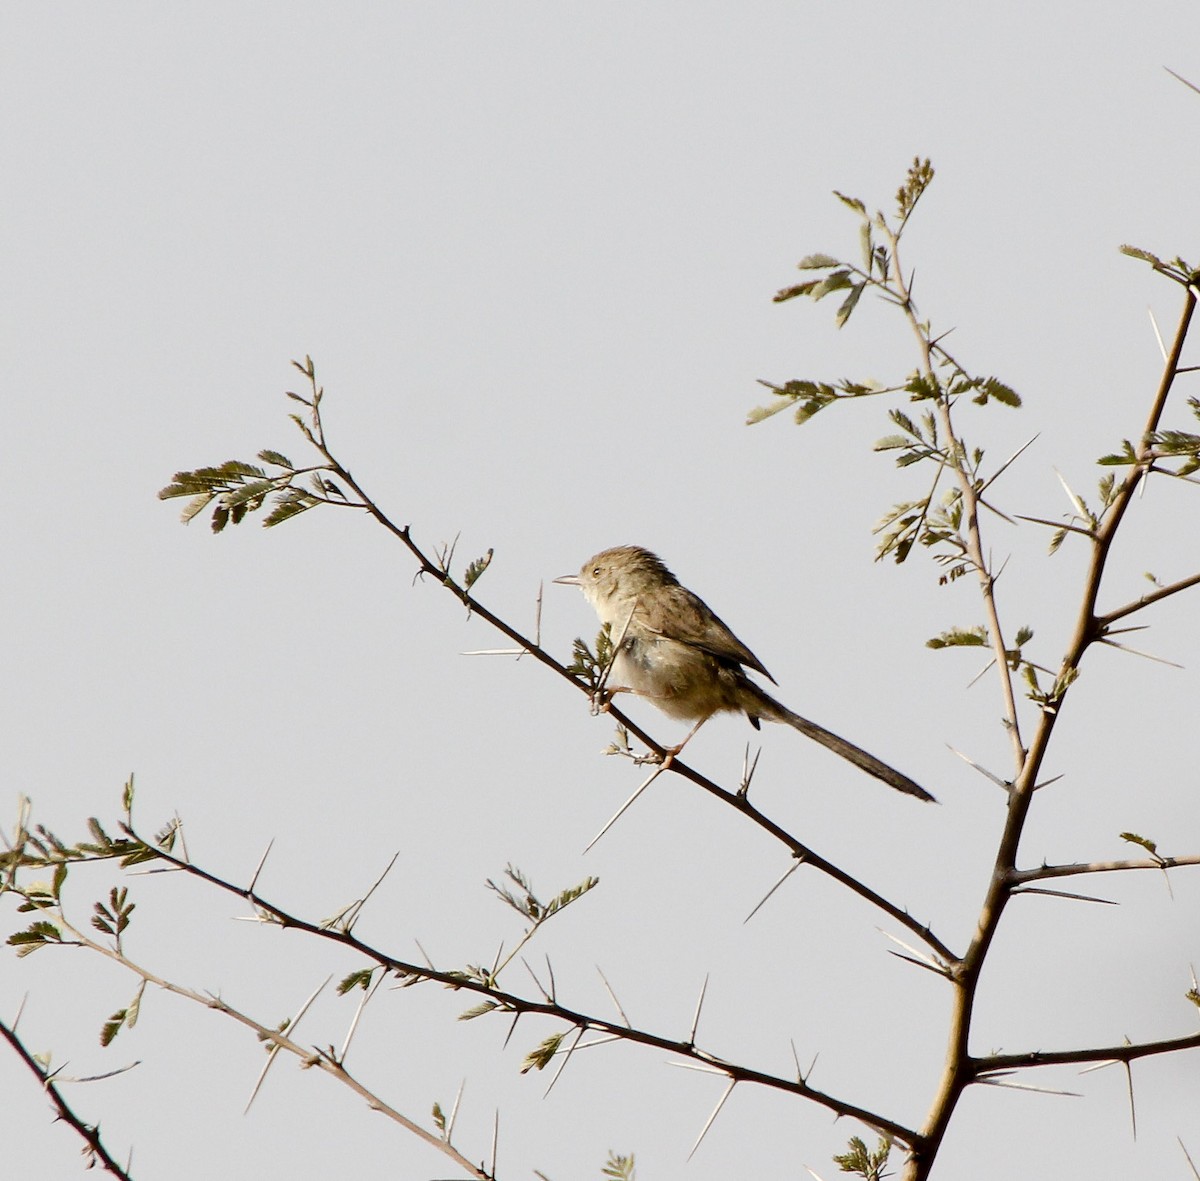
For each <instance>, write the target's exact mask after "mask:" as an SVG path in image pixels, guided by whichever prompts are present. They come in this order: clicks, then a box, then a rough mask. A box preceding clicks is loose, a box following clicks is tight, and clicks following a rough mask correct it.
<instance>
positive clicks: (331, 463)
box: [297, 365, 959, 966]
mask: <svg viewBox="0 0 1200 1181" xmlns="http://www.w3.org/2000/svg"><path fill="white" fill-rule="evenodd" d="M297 367H298V368H299V369H300V370H301V372H303V373H304V374H305V376H307V377H308V378H309V380H310V381H311V382H312V383H313V391H314V402H319V399H317V398H316V397H315V395H316V392H317V386H316V374H315V371H314V370H312V369H311V367H309V368H305V367H304V366H300V365H298V366H297ZM313 421H314V430H313V431H312V432H309V431H307V430H305V435H306V437H307V438H308V439H309V442H310V443H312V445H313V446H314V447H315V448H316V449H317V451H318V452H320V454H321V456H322V457H323V458H324V459H325V461H326V464H327V470H329V471H330V472H332V473H333V474H334V475H336V476H338V477H339V478H340V479H341V480H342V481H343V482H344V483H345V484H346V486H347V487H348V488H350V489H351V490H352V491H353V492H354V494H355V495H356V496H357V497H358V500H359V502H360V503H359V504H358V505H353V506H352V507H358V508H362V509H363V510H365V511H366V512H367V513H368V514H370V516H371V517H373V518H374V519H375V521H377V522H378V523H379V524H380V525H382V526H383V528H384V529H386V530H387V531H388V532H389V533H391V534H392V536H393V537H395V538H396V539H397V540H399V541H400V542H401V543H402V544H403V545H404V546H405V548H407V549H408V551H409V553H411V554H412V556H413V557H414V558H415V559H416V561H417V564H418V566H419V571H418V575H430V576H431V577H434V578H436V579H437V580H438V581H439V582H440V583H441V584H442V585H443V586H444V587H445V588H446V589H447V590H448V591H450V593H451V594H453V595H454V596H455V598H457V599H458V600H459V601H460V602H461V603H462V604H463V605H464V606H465V607H466V608H467V610H468V611H469V612H470V613H471V614H472V615H478V616H479V617H480V618H481V619H483V620H484V621H485V622H486V623H488V624H490V625H491V626H492V627H494V628H495V629H496V630H497V631H499V632H501V633H502V634H503V635H505V636H507V637H508V639H510V640H511V641H512V642H513V643H514V644H516V645H517V646H518V648H519V649H521V650H522V651H525V652H528V653H529V655H530V656H532V657H533V658H534V659H535V660H537V661H539V662H540V663H541V664H543V665H545V666H546V667H547V668H549V669H551V670H553V671H554V672H555V673H557V674H558V675H559V676H560V677H562V678H564V679H565V680H566V681H568V682H569V683H570V684H571V685H572V686H574V687H575V688H576V689H577V690H579V691H580V692H581V693H584V694H585V695H588V696H590V695H591V692H592V690H591V688H590V686H588V685H587V684H585V683H584V682H583V681H582V680H580V679H579V678H578V677H575V676H573V675H572V674H571V672H570V671H569V670H568V669H567V668H566V667H565V666H564V665H563V664H562V663H560V662H559V661H558V660H556V659H555V658H554V657H553V656H551V655H550V653H549V652H547V651H546V650H545V649H544V648H542V647H541V646H540V645H539V644H538V643H537V642H535V641H534V640H532V639H530V638H529V637H528V636H525V635H524V634H522V633H521V632H520V631H518V630H517V629H516V628H515V627H513V626H511V625H510V624H509V623H507V622H506V621H505V620H503V619H501V618H500V617H499V616H498V615H496V614H494V613H493V612H492V611H490V610H488V608H487V607H485V606H484V605H483V604H482V603H481V602H480V601H479V600H478V599H476V598H475V597H474V596H473V595H472V594H471V592H470V590H468V589H467V588H466V587H464V586H462V585H460V584H459V583H458V582H456V581H455V579H454V578H452V577H451V575H450V573H449V570H448V569H447V568H446V564H444V563H443V564H439V563H438V562H436V561H434V560H433V559H432V558H431V557H430V556H429V555H428V554H427V553H426V552H425V551H424V550H423V549H422V548H421V547H420V546H419V545H418V544H417V543H416V542H415V541H414V540H413V537H412V532H411V529H410V527H409V526H407V525H403V526H401V525H397V524H396V523H395V522H394V521H392V520H391V518H390V517H388V515H387V514H386V513H385V512H384V511H383V510H382V509H381V508H380V507H379V505H378V504H376V503H375V501H374V500H373V499H372V498H371V497H370V496H369V495H368V493H367V492H366V490H365V489H364V488H363V487H362V485H361V484H359V482H358V481H357V480H356V479H355V478H354V477H353V476H352V475H351V474H350V472H349V470H348V469H347V468H346V467H345V466H344V465H343V464H342V463H341V461H340V460H339V459H338V458H337V457H336V456H335V455H334V454H333V452H332V451H331V450H330V448H329V445H328V442H327V440H326V437H325V432H324V428H323V426H322V424H321V419H320V409H319V405H314V407H313ZM607 712H608V713H609V714H611V716H612V717H613V719H614V720H615V721H616V722H618V723H619V724H620V725H622V726H624V727H625V729H627V730H628V731H629V732H630V733H631V734H633V735H635V736H636V737H637V738H638V739H639V740H640V741H641V742H643V743H644V744H645V745H646V747H647V748H648V749H649V750H652V751H654V752H655V753H656V754H658V755H659V756H660V757H665V756H666V755H667V753H668V749H669V748H668V747H666V746H664V745H663V744H661V743H660V742H658V741H657V740H656V739H654V738H652V737H651V736H650V735H649V734H647V733H646V731H645V730H643V729H642V728H641V727H640V726H638V725H637V724H636V723H635V722H633V721H632V720H631V719H630V718H628V717H627V716H626V715H625V714H624V713H622V712H621V710H619V709H618V708H617V707H616V706H613V705H611V704H610V705H609V707H608V710H607ZM669 769H670V770H671V771H672V772H674V773H675V774H676V775H679V776H681V777H682V778H684V779H686V780H688V781H689V782H691V783H693V784H695V785H696V786H697V787H699V788H702V789H703V790H704V791H706V792H708V793H709V794H710V795H712V796H715V797H716V798H717V799H719V800H721V801H722V802H723V803H725V804H728V805H729V806H730V807H732V808H734V809H735V810H736V811H738V812H740V813H741V814H742V815H743V816H744V817H746V819H748V820H749V821H751V822H752V823H753V824H756V825H757V826H758V827H759V828H760V829H762V830H763V831H764V832H765V833H767V834H768V835H769V836H771V837H773V838H774V839H775V840H777V841H779V842H780V843H781V844H782V845H784V846H785V847H786V848H787V850H788V851H789V852H790V853H791V854H792V856H793V857H796V858H799V859H803V860H804V861H805V862H806V863H807V864H808V865H810V866H811V867H812V868H813V869H815V870H817V871H818V872H820V873H823V874H825V875H827V876H828V877H830V878H832V879H833V880H834V881H836V882H838V883H839V884H840V885H842V886H844V887H845V888H846V889H847V890H849V891H850V892H851V893H853V894H857V895H858V897H860V898H862V899H863V900H864V901H866V902H867V903H869V904H870V905H872V906H874V907H876V908H877V909H878V910H881V911H882V912H883V913H884V914H886V915H887V916H888V917H889V918H891V919H893V920H894V921H895V922H897V923H899V924H900V925H901V926H903V927H905V928H906V929H907V930H909V931H910V932H911V933H912V934H914V935H916V936H917V937H918V938H919V939H921V940H922V941H923V942H924V943H925V944H926V946H927V947H929V948H930V949H931V950H932V951H933V952H934V953H935V954H936V955H937V956H938V957H939V958H941V959H942V960H943V961H944V962H945V963H946V964H947V965H948V966H949V965H953V964H955V963H957V962H958V959H959V957H958V956H957V955H956V954H955V953H954V952H953V951H952V950H951V949H950V948H949V947H948V946H947V945H946V944H945V943H944V942H943V941H942V940H941V939H939V938H938V937H937V936H936V935H935V934H934V933H933V932H932V930H931V929H930V928H929V926H928V925H927V924H925V923H922V922H920V921H919V920H918V919H916V918H914V917H913V916H912V915H910V914H909V913H908V911H907V910H905V909H904V908H903V907H901V906H899V905H897V904H896V903H894V902H891V901H890V900H888V899H887V898H884V897H883V896H882V895H881V894H879V893H877V892H876V891H875V890H873V889H871V887H870V886H868V885H866V884H865V883H864V882H861V881H859V880H858V878H856V877H855V876H854V875H853V874H851V873H849V872H848V871H846V870H844V869H841V868H839V867H838V866H837V865H835V864H834V863H833V862H832V861H830V860H829V859H828V858H825V857H822V856H821V855H820V854H819V853H817V852H816V851H815V850H813V849H811V848H810V847H809V846H808V845H805V844H804V843H803V842H801V841H799V840H797V839H796V838H795V837H793V836H792V835H791V834H790V833H788V832H787V831H786V830H785V829H784V828H782V827H781V826H780V825H778V824H777V823H775V822H774V821H773V820H771V819H770V818H769V817H768V816H766V815H765V814H764V813H763V812H761V811H759V809H757V808H756V807H754V805H753V804H751V803H750V802H749V800H748V799H747V798H746V796H745V795H744V794H743V793H740V792H731V791H727V790H726V789H725V788H723V787H720V786H719V785H718V784H716V783H714V782H713V781H712V780H711V779H709V778H707V777H706V776H705V775H703V774H701V773H700V772H699V771H697V770H695V769H694V768H692V767H690V766H688V765H687V764H686V763H684V762H683V761H682V760H680V759H679V758H672V759H671V762H670V765H669Z"/></svg>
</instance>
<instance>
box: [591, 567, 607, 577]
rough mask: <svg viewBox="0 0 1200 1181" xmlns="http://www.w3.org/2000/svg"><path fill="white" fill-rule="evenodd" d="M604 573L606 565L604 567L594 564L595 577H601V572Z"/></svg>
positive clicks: (593, 572) (593, 574) (593, 573)
mask: <svg viewBox="0 0 1200 1181" xmlns="http://www.w3.org/2000/svg"><path fill="white" fill-rule="evenodd" d="M603 573H604V567H603V566H593V567H592V577H593V578H599V577H600V575H601V574H603Z"/></svg>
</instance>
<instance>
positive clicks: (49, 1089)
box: [0, 1021, 130, 1181]
mask: <svg viewBox="0 0 1200 1181" xmlns="http://www.w3.org/2000/svg"><path fill="white" fill-rule="evenodd" d="M0 1037H3V1038H4V1040H5V1041H6V1042H8V1044H9V1045H10V1046H11V1047H12V1048H13V1051H14V1052H15V1053H16V1055H17V1057H18V1058H20V1059H21V1061H22V1062H24V1063H25V1065H26V1066H28V1067H29V1069H30V1070H31V1071H33V1073H34V1074H35V1075H37V1077H38V1081H39V1082H40V1083H41V1084H42V1090H44V1091H45V1092H46V1094H47V1095H48V1096H49V1097H50V1102H51V1103H52V1104H53V1106H54V1110H55V1112H56V1113H57V1118H58V1119H60V1120H62V1121H63V1122H64V1123H66V1124H69V1125H70V1126H71V1127H72V1128H74V1129H75V1132H76V1133H77V1134H78V1135H79V1137H80V1139H82V1140H83V1144H84V1147H83V1154H84V1156H85V1158H86V1159H87V1162H88V1168H91V1167H92V1166H93V1165H94V1164H96V1163H97V1162H99V1163H100V1164H101V1165H103V1166H104V1168H105V1169H107V1170H108V1172H110V1173H111V1174H112V1175H113V1176H114V1177H120V1178H122V1179H123V1181H130V1175H129V1173H128V1171H127V1170H126V1169H123V1168H122V1167H121V1166H120V1165H119V1164H117V1162H116V1161H115V1160H113V1158H112V1155H111V1154H110V1153H109V1151H108V1149H107V1148H105V1147H104V1143H103V1141H101V1139H100V1126H99V1125H98V1124H97V1125H92V1124H87V1123H84V1121H83V1120H82V1119H80V1118H79V1116H77V1115H76V1114H75V1112H74V1111H72V1110H71V1107H70V1105H69V1104H68V1103H67V1101H66V1100H65V1099H64V1098H63V1096H62V1092H61V1091H60V1090H59V1088H58V1085H57V1084H56V1083H55V1081H54V1075H55V1072H53V1071H49V1070H46V1069H45V1067H43V1066H42V1065H41V1063H40V1062H38V1060H37V1059H36V1058H35V1057H34V1056H33V1055H32V1054H31V1053H30V1052H29V1050H28V1049H26V1047H25V1045H24V1043H23V1042H22V1041H21V1039H20V1038H19V1037H18V1036H17V1031H16V1029H15V1028H14V1027H13V1026H9V1025H7V1024H6V1023H4V1022H3V1021H0Z"/></svg>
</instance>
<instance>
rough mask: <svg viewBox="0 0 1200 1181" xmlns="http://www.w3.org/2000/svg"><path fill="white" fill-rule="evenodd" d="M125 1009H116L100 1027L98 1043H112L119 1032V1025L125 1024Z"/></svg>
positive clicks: (103, 1044)
mask: <svg viewBox="0 0 1200 1181" xmlns="http://www.w3.org/2000/svg"><path fill="white" fill-rule="evenodd" d="M125 1015H126V1010H125V1009H118V1010H117V1011H116V1012H115V1013H114V1014H113V1015H112V1016H111V1017H110V1018H109V1019H108V1020H107V1021H106V1022H105V1023H104V1025H103V1026H102V1027H101V1030H100V1044H101V1045H102V1046H107V1045H110V1044H111V1043H112V1040H113V1038H115V1037H116V1036H117V1034H118V1033H120V1032H121V1027H122V1026H123V1025H124V1024H125Z"/></svg>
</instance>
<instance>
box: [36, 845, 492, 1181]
mask: <svg viewBox="0 0 1200 1181" xmlns="http://www.w3.org/2000/svg"><path fill="white" fill-rule="evenodd" d="M155 851H156V852H157V850H155ZM160 855H161V856H163V857H164V859H165V860H168V861H171V862H172V863H174V864H176V865H178V866H179V868H182V869H187V868H193V869H194V867H189V866H188V865H186V863H183V862H180V861H179V860H178V858H175V857H172V856H169V855H165V854H160ZM196 872H199V876H202V877H206V878H208V880H215V879H212V878H211V877H210V876H209V875H206V874H204V873H203V872H202V871H196ZM233 889H234V892H235V893H236V892H239V891H237V890H236V888H233ZM39 909H42V910H43V912H44V911H45V908H44V907H42V908H39ZM55 918H56V920H57V921H58V922H60V923H61V924H62V927H63V929H64V930H66V931H68V932H70V934H71V935H72V937H73V940H72V945H73V946H79V947H83V948H85V949H86V950H88V951H91V952H94V953H95V954H97V955H100V956H103V957H104V958H105V959H109V960H112V961H113V962H115V963H117V964H120V965H121V967H123V968H125V969H126V970H127V971H129V972H132V973H133V974H134V975H135V976H137V977H139V978H140V979H141V980H143V981H144V982H145V983H147V984H153V985H156V986H157V987H159V988H161V989H162V990H163V991H164V992H169V993H171V994H173V995H174V996H178V997H183V998H184V999H185V1000H189V1001H192V1002H194V1003H195V1004H198V1005H203V1006H204V1007H205V1008H207V1009H213V1010H215V1011H216V1012H218V1013H222V1014H223V1015H224V1016H226V1017H229V1018H230V1019H232V1020H233V1021H236V1022H237V1023H238V1024H240V1025H244V1026H246V1028H248V1029H250V1030H252V1031H253V1032H254V1033H255V1035H256V1036H257V1037H258V1039H259V1041H261V1042H263V1043H265V1044H266V1045H269V1046H273V1047H278V1048H279V1049H280V1050H286V1051H287V1052H288V1053H289V1054H292V1055H294V1056H295V1057H296V1058H298V1059H299V1060H300V1062H301V1064H302V1065H303V1066H304V1067H316V1068H317V1069H318V1070H321V1071H323V1072H324V1073H325V1074H327V1075H329V1076H330V1077H331V1078H334V1079H336V1080H337V1081H338V1082H339V1083H341V1084H342V1085H343V1086H346V1087H348V1088H349V1089H350V1090H352V1091H353V1092H354V1093H355V1094H356V1095H358V1096H359V1097H360V1098H362V1099H364V1100H365V1101H366V1103H367V1106H368V1107H370V1109H371V1110H372V1111H378V1112H380V1113H381V1114H382V1115H385V1116H387V1118H388V1119H390V1120H392V1121H393V1122H395V1123H397V1124H399V1125H400V1126H401V1127H402V1128H404V1129H405V1130H407V1131H409V1132H411V1133H412V1134H413V1135H414V1136H417V1137H418V1138H419V1139H421V1140H423V1141H424V1142H425V1143H426V1144H428V1145H430V1146H431V1147H433V1148H436V1149H437V1150H438V1151H439V1152H442V1153H444V1154H445V1155H446V1156H448V1157H449V1158H450V1159H451V1160H453V1161H454V1162H455V1164H457V1165H458V1166H459V1167H460V1168H462V1169H463V1170H465V1171H466V1172H467V1174H468V1175H470V1176H471V1177H474V1178H475V1179H476V1181H496V1179H495V1176H494V1175H493V1174H492V1173H490V1172H487V1171H485V1170H484V1169H483V1168H481V1167H480V1166H478V1165H476V1164H473V1163H472V1162H471V1161H470V1160H468V1159H467V1158H466V1157H465V1156H463V1155H462V1153H460V1152H459V1151H458V1149H456V1148H454V1147H453V1145H451V1144H450V1143H449V1142H448V1141H446V1140H443V1139H442V1138H441V1137H440V1136H438V1135H436V1134H435V1133H433V1132H430V1131H428V1130H427V1129H426V1128H423V1127H422V1126H421V1125H420V1124H418V1123H416V1122H415V1121H414V1120H411V1119H409V1118H408V1116H406V1115H403V1114H402V1113H401V1112H399V1111H397V1110H396V1109H395V1108H394V1107H392V1106H391V1105H390V1104H388V1103H385V1102H384V1101H383V1100H382V1099H381V1098H380V1097H379V1096H378V1095H376V1094H375V1093H374V1092H373V1091H371V1090H369V1089H368V1088H367V1087H365V1086H364V1085H363V1084H362V1083H360V1082H359V1081H358V1080H357V1079H356V1078H355V1077H354V1076H353V1075H351V1074H350V1073H349V1071H347V1070H346V1068H345V1066H344V1065H343V1064H342V1062H341V1061H339V1060H338V1059H337V1058H336V1057H334V1056H333V1054H332V1053H329V1052H327V1051H324V1050H319V1049H317V1048H316V1047H311V1046H302V1045H300V1044H299V1043H298V1042H295V1041H293V1040H292V1039H291V1038H290V1037H288V1036H287V1035H286V1034H285V1033H284V1032H283V1031H282V1030H281V1029H279V1028H271V1027H270V1026H267V1025H263V1024H262V1023H261V1022H259V1021H256V1020H255V1019H254V1018H253V1017H251V1016H249V1015H248V1014H246V1013H243V1012H241V1011H240V1010H239V1009H235V1008H234V1007H233V1006H232V1005H230V1004H229V1003H228V1002H227V1001H225V1000H223V999H222V998H221V997H219V996H215V995H213V994H211V993H202V992H197V991H196V990H194V989H191V988H187V987H185V986H184V985H181V984H175V983H174V982H173V981H170V980H167V979H165V978H163V977H162V976H159V975H157V974H156V973H154V972H151V971H150V970H149V969H147V968H143V967H142V966H141V965H140V964H138V963H135V962H134V961H133V960H132V959H130V958H129V956H127V955H126V954H125V953H124V951H120V950H117V949H116V948H114V947H106V946H105V945H104V944H103V943H98V942H97V941H96V940H94V939H92V938H91V937H90V936H88V935H86V934H85V933H84V932H82V931H80V930H79V929H78V928H77V927H75V926H73V925H72V924H71V923H70V922H68V921H67V919H66V918H65V916H64V915H63V913H62V909H61V907H60V908H58V910H57V911H56V912H55ZM285 925H300V924H285ZM43 1077H44V1076H43ZM81 1134H82V1133H81ZM97 1142H98V1141H97ZM89 1143H91V1140H90V1138H89ZM118 1175H119V1176H121V1177H125V1174H124V1173H120V1174H118Z"/></svg>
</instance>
